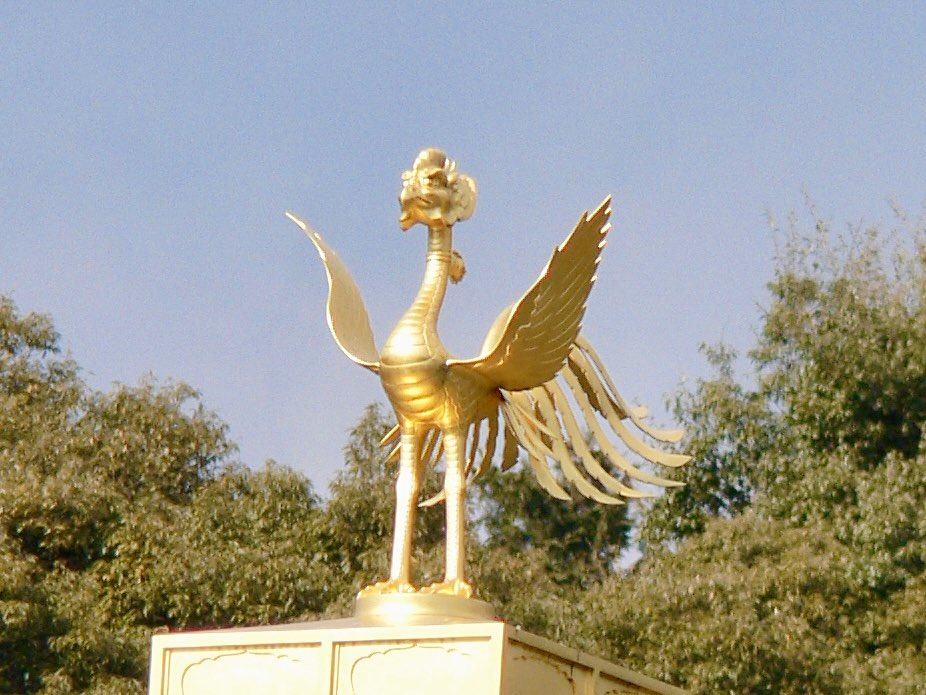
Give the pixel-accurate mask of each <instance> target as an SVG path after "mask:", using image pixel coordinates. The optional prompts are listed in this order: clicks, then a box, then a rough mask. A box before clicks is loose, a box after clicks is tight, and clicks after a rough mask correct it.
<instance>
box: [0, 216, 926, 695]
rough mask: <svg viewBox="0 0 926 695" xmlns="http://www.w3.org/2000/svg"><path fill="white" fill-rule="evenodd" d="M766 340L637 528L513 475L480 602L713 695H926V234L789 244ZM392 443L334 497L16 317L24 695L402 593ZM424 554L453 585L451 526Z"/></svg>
mask: <svg viewBox="0 0 926 695" xmlns="http://www.w3.org/2000/svg"><path fill="white" fill-rule="evenodd" d="M921 226H922V225H920V227H921ZM911 239H912V241H911ZM758 321H759V324H758V332H757V338H756V344H755V345H754V346H753V347H752V349H750V350H749V351H748V352H747V353H746V354H745V355H744V356H743V357H742V358H740V357H738V356H737V354H736V353H735V352H734V351H733V350H732V349H730V348H729V347H726V346H722V345H720V346H710V347H706V348H705V355H706V358H707V361H708V363H709V365H711V368H712V370H713V372H712V374H711V375H710V376H709V377H707V378H703V379H700V380H698V381H696V382H695V383H693V384H691V385H689V386H686V387H685V388H682V389H680V391H679V393H678V394H676V396H675V398H674V399H673V403H672V405H673V407H674V414H675V417H676V419H677V420H678V421H679V422H680V423H681V424H682V426H684V427H686V428H687V430H688V436H687V438H686V439H685V440H684V441H683V442H682V443H680V445H679V446H680V449H682V450H684V451H686V453H690V454H693V455H694V460H693V461H692V463H691V464H689V465H688V466H687V467H685V468H683V469H680V470H679V471H678V473H677V474H678V476H679V477H680V479H682V480H684V481H685V482H686V486H685V487H684V488H679V489H677V490H675V491H673V492H671V493H668V494H665V495H663V496H662V497H659V498H658V499H656V500H655V501H654V502H653V503H652V504H651V505H650V506H648V507H642V508H641V507H637V508H636V512H638V513H634V514H631V513H629V512H628V509H627V507H620V508H617V509H613V508H602V507H597V506H595V505H592V504H589V503H587V502H582V501H578V500H577V501H575V502H574V503H572V504H564V503H561V502H559V501H556V500H553V499H551V498H549V497H548V496H546V494H545V493H544V492H543V491H542V490H541V489H540V488H539V487H538V486H537V485H536V484H535V483H534V481H533V479H532V476H531V475H530V473H529V471H527V470H524V469H521V468H520V467H516V468H515V469H514V470H513V471H510V472H507V473H500V472H498V471H491V472H490V473H489V474H488V475H487V476H486V477H485V478H484V479H483V480H481V481H480V482H479V483H477V484H476V485H474V486H473V488H472V490H471V492H470V507H471V511H472V513H471V517H472V518H473V527H474V533H473V534H471V536H472V537H471V539H470V548H469V556H470V558H471V568H470V573H471V576H472V579H473V580H474V582H475V583H476V584H477V586H478V588H479V591H480V595H481V596H482V597H483V598H485V599H486V600H489V601H491V602H492V603H493V604H495V605H496V607H497V608H498V609H499V612H500V614H502V615H504V616H505V617H507V618H508V619H509V620H511V621H513V622H516V623H519V624H521V625H523V626H524V627H525V628H526V629H529V630H532V631H534V632H538V633H540V634H544V635H546V636H549V637H551V638H553V639H556V640H559V641H561V642H566V643H568V644H572V645H574V646H577V647H580V648H584V649H586V650H589V651H591V652H594V653H598V654H601V655H602V656H604V657H606V658H611V659H613V660H615V661H617V662H619V663H623V664H626V665H627V666H629V667H631V668H633V669H636V670H639V671H641V672H643V673H646V674H647V675H650V676H653V677H657V678H662V679H665V680H668V681H671V682H673V683H676V684H679V685H682V686H684V687H687V688H689V689H691V690H692V691H694V692H698V693H702V692H703V693H716V692H730V693H741V692H742V693H745V692H750V693H762V692H768V693H807V692H820V693H886V692H896V693H926V443H924V436H926V435H924V428H926V239H924V236H923V232H922V230H921V228H920V229H916V230H914V232H913V233H912V234H908V235H907V236H905V237H903V238H901V240H900V241H899V243H893V244H892V243H891V242H890V241H889V240H886V239H885V238H884V237H882V236H880V235H879V234H877V233H875V232H870V233H865V234H855V235H850V236H847V237H846V238H845V239H843V240H842V241H840V240H839V237H838V236H837V235H834V234H832V233H831V232H830V230H829V229H827V228H826V225H825V224H823V223H822V222H818V223H817V225H816V229H815V230H813V231H812V232H811V234H809V235H806V236H804V235H801V234H800V233H796V232H793V233H791V234H790V235H788V236H787V237H786V243H785V245H784V246H783V248H782V251H781V254H780V257H779V259H778V262H777V264H776V269H775V272H774V276H773V278H772V279H771V282H770V284H769V299H768V303H767V306H766V307H765V308H764V309H763V311H762V313H761V315H760V316H759V317H758ZM391 424H392V423H391V419H390V417H389V416H388V415H387V414H386V411H385V410H384V409H383V408H381V407H379V406H376V405H371V406H369V407H368V408H367V409H366V410H365V411H364V412H363V413H362V414H361V416H360V419H359V420H358V423H357V426H356V427H355V429H354V431H353V432H352V433H351V435H350V437H349V439H348V441H347V443H346V445H345V449H344V459H345V460H344V467H343V468H342V470H341V471H340V473H339V474H338V476H337V477H336V479H335V480H334V481H333V483H332V484H331V486H330V488H329V490H328V491H327V493H326V494H320V493H318V492H317V491H316V490H315V489H314V487H313V485H312V483H311V482H310V481H309V480H308V479H307V478H306V477H305V476H304V475H302V474H300V473H297V472H295V471H293V470H291V469H289V468H287V467H285V466H282V465H279V464H276V463H274V462H267V463H266V464H264V465H263V466H262V467H249V466H245V465H243V464H242V463H240V462H239V461H238V460H237V454H236V449H235V447H234V445H233V443H232V442H231V441H230V440H229V436H228V432H227V428H226V426H225V425H224V424H223V423H222V422H221V420H219V419H218V417H217V416H215V415H214V414H212V413H210V412H209V411H208V410H207V409H206V408H205V406H204V405H203V403H202V402H201V400H200V398H199V395H198V394H197V393H196V391H195V390H194V389H192V388H190V387H189V386H186V385H184V384H176V383H170V382H167V383H158V382H156V381H154V380H148V381H143V382H142V383H140V384H138V385H136V386H123V385H117V386H115V387H113V388H112V389H110V390H109V391H105V392H100V391H97V390H94V389H92V388H90V387H89V386H88V385H87V384H86V383H85V382H84V381H83V380H82V379H81V375H80V371H79V369H78V367H77V365H76V364H75V363H74V362H73V361H72V360H71V359H69V358H67V357H66V356H63V355H62V354H61V351H60V339H59V336H58V335H57V334H56V332H55V330H54V328H53V326H52V324H51V322H50V320H49V319H48V318H47V317H44V316H41V315H37V314H25V315H24V314H21V313H19V312H18V311H17V309H16V307H14V306H13V304H12V302H10V301H9V300H8V299H5V298H2V297H0V691H2V692H25V693H39V692H40V693H67V692H94V693H137V692H143V691H144V680H145V678H146V668H147V663H146V660H147V647H148V643H149V640H150V635H151V632H152V631H153V630H155V629H158V628H162V627H169V628H180V627H205V626H210V627H212V626H219V625H222V626H226V625H243V624H256V623H267V622H284V621H293V620H299V619H315V618H320V617H326V616H335V615H343V614H344V613H346V612H348V611H349V610H350V603H351V600H352V597H353V596H354V594H355V592H356V591H357V589H358V588H359V587H360V586H361V585H363V584H365V583H368V582H370V581H372V580H374V579H377V578H381V576H382V575H383V574H384V573H385V572H386V569H387V561H388V548H389V543H390V538H389V536H390V533H391V527H392V497H393V480H394V470H393V469H392V468H391V467H390V464H387V463H386V457H385V454H386V452H384V451H382V450H380V448H379V447H378V441H379V439H380V438H381V436H382V435H383V433H384V432H385V431H386V430H387V429H388V428H389V427H390V426H391ZM439 484H440V477H439V473H438V472H432V473H431V474H430V477H429V479H428V482H427V486H428V489H429V490H431V491H433V490H434V489H436V488H437V486H439ZM416 533H417V545H416V547H417V550H416V553H417V555H416V564H417V566H418V577H417V579H418V580H419V581H421V582H428V581H433V580H434V579H436V578H438V577H439V574H440V570H441V560H442V539H443V510H442V508H441V507H436V508H431V509H425V510H422V512H421V514H420V519H419V524H418V528H417V530H416ZM635 538H637V539H639V547H640V550H641V551H642V559H640V561H639V562H637V563H636V564H634V565H633V566H631V567H626V566H623V565H622V563H621V562H620V557H621V554H622V553H623V552H624V551H625V550H626V549H627V548H628V547H631V546H632V544H633V543H634V539H635ZM525 587H529V589H528V590H525Z"/></svg>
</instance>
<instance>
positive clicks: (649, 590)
mask: <svg viewBox="0 0 926 695" xmlns="http://www.w3.org/2000/svg"><path fill="white" fill-rule="evenodd" d="M908 238H909V237H908ZM912 240H913V241H912V243H911V244H909V245H907V244H904V243H901V244H900V246H899V247H898V250H897V252H896V254H895V255H893V256H891V255H890V254H888V253H887V251H886V249H887V247H888V245H887V243H886V242H885V241H884V240H883V239H882V238H881V237H880V236H879V235H878V234H877V233H875V232H869V233H867V234H865V235H856V236H854V237H853V238H851V239H850V240H849V241H835V242H834V241H833V235H831V234H830V232H829V230H828V229H827V228H826V225H824V224H822V223H819V222H818V223H817V226H816V230H815V233H814V234H813V235H811V236H810V237H809V238H804V237H802V236H801V235H799V234H793V235H792V236H791V237H790V238H789V239H788V242H787V244H786V246H785V248H784V252H783V254H782V256H781V258H780V259H779V263H778V266H777V268H776V272H775V276H774V278H773V280H772V282H771V283H770V285H769V288H770V291H771V302H770V305H769V307H768V309H767V310H766V311H765V312H764V314H763V316H762V325H761V330H760V332H759V338H758V344H757V345H756V347H755V348H754V349H753V350H751V351H750V353H749V355H748V357H749V363H750V364H751V366H752V368H753V371H752V375H751V376H749V377H747V378H738V377H737V376H736V374H735V370H734V365H735V361H734V359H733V355H732V354H731V353H730V352H729V351H725V350H723V349H720V350H713V351H711V352H709V357H710V358H711V360H712V362H713V363H714V364H715V366H716V368H717V374H716V376H715V377H714V378H713V379H705V380H702V381H700V382H698V383H697V384H696V385H695V388H694V389H692V390H690V391H686V392H683V393H682V394H681V395H680V396H679V398H678V400H677V401H676V406H677V413H678V414H679V416H680V419H681V420H682V421H683V422H684V424H685V425H686V426H688V427H689V429H690V433H691V437H690V439H689V440H688V441H686V442H685V443H684V444H683V446H684V447H686V448H687V449H688V451H691V452H693V453H694V454H695V460H694V461H693V462H692V464H690V466H689V469H688V470H687V471H683V472H682V473H681V475H682V478H683V479H684V480H685V481H686V482H687V483H688V486H687V487H686V488H685V489H683V490H680V491H678V492H674V493H671V494H669V495H666V496H664V497H663V498H661V499H660V500H658V501H657V502H656V503H655V504H654V505H653V508H652V510H651V512H650V514H649V515H648V516H647V518H646V520H645V522H644V527H643V535H644V538H645V539H646V540H647V541H648V553H647V557H646V558H645V560H644V561H643V562H642V563H641V564H640V565H639V566H638V567H637V568H635V570H634V572H633V573H632V574H631V575H630V576H629V577H627V578H626V579H625V580H624V581H620V582H618V581H615V580H609V581H607V582H605V583H604V584H603V585H602V587H601V588H600V590H598V591H596V592H593V595H591V596H589V597H588V601H589V602H590V603H589V607H588V610H587V611H586V612H587V614H588V615H590V616H595V618H594V620H593V621H591V622H590V623H588V624H587V625H586V627H587V630H583V631H582V634H584V636H585V639H589V640H591V642H590V644H592V645H593V646H594V647H595V648H597V649H599V650H602V651H604V652H605V653H608V654H610V655H612V656H614V657H615V658H617V659H619V660H624V659H626V660H628V661H629V662H630V664H631V665H633V666H635V667H637V668H639V669H641V670H643V671H645V672H648V673H651V674H653V675H657V676H662V677H665V678H669V679H670V680H673V681H675V682H678V683H682V684H686V685H688V686H689V687H691V688H692V689H693V690H695V691H696V692H720V691H723V692H781V693H787V692H793V693H798V692H834V693H837V692H838V693H849V692H851V693H865V692H870V693H884V692H898V693H908V692H910V693H912V692H926V678H924V674H926V653H924V645H926V639H924V638H926V618H924V617H923V616H926V592H924V588H926V577H924V569H926V442H924V436H923V430H924V423H926V239H924V236H923V232H922V230H916V231H915V232H914V234H913V235H912ZM612 645H621V646H612Z"/></svg>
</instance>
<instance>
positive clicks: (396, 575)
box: [360, 430, 422, 596]
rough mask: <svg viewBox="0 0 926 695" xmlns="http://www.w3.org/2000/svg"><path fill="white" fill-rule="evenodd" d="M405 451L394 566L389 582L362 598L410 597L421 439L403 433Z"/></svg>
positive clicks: (397, 487)
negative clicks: (378, 595)
mask: <svg viewBox="0 0 926 695" xmlns="http://www.w3.org/2000/svg"><path fill="white" fill-rule="evenodd" d="M401 441H402V449H401V458H400V459H399V476H398V478H397V480H396V484H395V497H396V500H395V502H396V504H395V526H394V528H393V532H392V566H391V570H390V572H389V579H388V580H387V581H385V582H378V583H377V584H373V585H372V586H368V587H366V588H364V589H362V590H361V591H360V596H370V595H374V594H394V593H410V592H413V591H415V587H414V586H412V583H411V554H412V536H413V534H414V532H415V515H416V514H415V513H416V512H417V511H418V492H419V490H420V488H421V475H422V471H421V470H420V468H419V466H418V456H419V450H420V448H421V438H420V437H419V436H418V434H417V433H416V432H414V431H411V430H410V431H405V430H403V431H402V440H401Z"/></svg>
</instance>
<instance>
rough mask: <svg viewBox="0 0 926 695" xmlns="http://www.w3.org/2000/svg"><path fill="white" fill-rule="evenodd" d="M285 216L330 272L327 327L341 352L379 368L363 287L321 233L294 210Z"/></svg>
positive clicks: (369, 365) (354, 359) (326, 270)
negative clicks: (362, 293) (296, 226)
mask: <svg viewBox="0 0 926 695" xmlns="http://www.w3.org/2000/svg"><path fill="white" fill-rule="evenodd" d="M286 216H287V217H288V218H289V219H291V220H292V221H293V222H295V223H296V224H297V225H299V227H300V228H301V229H302V231H303V232H305V233H306V236H308V237H309V239H311V240H312V243H313V244H315V248H316V249H317V250H318V255H319V256H321V259H322V263H324V264H325V273H326V274H327V275H328V305H327V312H328V327H329V328H330V329H331V335H332V336H333V337H334V342H336V343H337V344H338V347H339V348H341V351H342V352H343V353H344V354H345V355H347V356H348V357H350V358H351V359H352V360H353V361H354V362H356V363H357V364H359V365H361V366H363V367H366V368H367V369H369V370H371V371H374V372H378V371H379V351H378V350H377V349H376V343H374V342H373V329H372V328H370V317H369V316H368V315H367V309H366V307H365V306H364V304H363V297H362V296H361V295H360V288H359V287H357V283H355V282H354V279H353V278H352V277H351V275H350V272H349V271H348V270H347V266H345V265H344V263H343V262H342V261H341V259H340V258H338V255H337V254H336V253H335V252H334V251H333V250H332V249H331V247H330V246H328V244H326V243H325V240H324V239H322V238H321V236H320V235H319V233H318V232H316V231H315V230H314V229H312V228H311V227H310V226H309V225H308V224H306V223H305V222H304V221H302V220H300V219H299V218H298V217H296V216H295V215H294V214H292V213H291V212H287V213H286Z"/></svg>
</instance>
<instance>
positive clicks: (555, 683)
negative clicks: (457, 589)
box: [149, 618, 684, 695]
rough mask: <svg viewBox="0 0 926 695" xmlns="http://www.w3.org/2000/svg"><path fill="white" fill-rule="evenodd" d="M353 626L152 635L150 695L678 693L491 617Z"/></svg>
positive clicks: (328, 623)
mask: <svg viewBox="0 0 926 695" xmlns="http://www.w3.org/2000/svg"><path fill="white" fill-rule="evenodd" d="M422 620H424V621H425V622H423V623H419V624H410V625H402V626H394V625H393V626H388V625H375V624H373V625H371V624H369V623H361V622H360V621H359V620H357V619H353V618H352V619H347V620H330V621H323V622H314V623H301V624H293V625H275V626H271V627H257V628H234V629H228V630H208V631H197V632H175V633H168V634H160V635H155V636H154V638H153V642H152V650H151V679H150V689H149V693H151V695H181V694H183V695H206V694H207V693H209V694H215V695H219V694H221V695H234V694H237V693H241V694H244V693H247V694H248V695H256V694H260V695H289V694H291V693H298V694H300V695H476V694H480V695H481V694H483V693H484V694H486V695H489V694H492V695H496V694H497V695H618V694H625V693H673V694H675V693H678V694H682V693H684V691H683V690H680V689H678V688H675V687H672V686H670V685H666V684H665V683H661V682H659V681H656V680H653V679H652V678H647V677H646V676H641V675H639V674H636V673H633V672H632V671H628V670H627V669H625V668H621V667H620V666H616V665H614V664H611V663H608V662H606V661H604V660H602V659H598V658H595V657H593V656H589V655H587V654H583V653H581V652H579V651H576V650H574V649H567V648H565V647H562V646H560V645H558V644H555V643H553V642H551V641H549V640H546V639H543V638H540V637H537V636H535V635H532V634H530V633H527V632H524V631H522V630H519V629H517V628H515V627H512V626H511V625H508V624H506V623H504V622H500V621H494V620H488V621H486V620H470V621H466V620H460V619H454V620H453V621H441V620H439V619H434V618H423V619H422Z"/></svg>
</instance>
